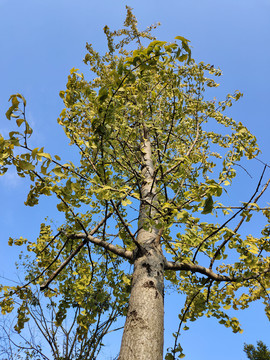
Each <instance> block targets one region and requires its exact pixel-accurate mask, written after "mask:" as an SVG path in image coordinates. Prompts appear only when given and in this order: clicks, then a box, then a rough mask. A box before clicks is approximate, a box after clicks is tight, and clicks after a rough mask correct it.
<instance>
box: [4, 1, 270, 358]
mask: <svg viewBox="0 0 270 360" xmlns="http://www.w3.org/2000/svg"><path fill="white" fill-rule="evenodd" d="M155 27H156V26H155V25H154V26H151V27H149V28H147V30H145V31H139V30H138V27H137V20H136V18H135V16H134V15H133V13H132V11H131V9H130V8H127V17H126V20H125V23H124V28H123V29H121V30H118V31H111V30H110V29H109V28H108V27H105V28H104V32H105V34H106V37H107V42H108V51H107V52H106V53H105V54H104V55H101V54H99V53H98V52H96V51H95V50H94V49H93V47H92V45H90V44H87V46H86V48H87V54H86V56H85V59H84V62H85V64H87V65H89V69H90V71H91V76H90V77H89V75H87V77H88V78H86V77H85V75H83V74H81V73H80V72H79V71H78V69H74V68H73V69H72V70H71V71H70V75H69V76H68V82H67V86H66V90H64V91H60V97H61V98H62V99H63V102H64V105H65V108H64V109H63V111H62V112H61V114H60V116H59V119H58V123H59V125H60V126H62V128H63V130H64V132H65V135H66V136H67V138H68V139H69V142H70V146H71V147H72V149H73V151H74V154H75V155H74V158H75V160H74V161H69V162H66V163H63V162H62V161H61V156H62V155H61V154H60V153H59V154H57V155H52V154H50V153H49V152H46V151H45V150H44V147H43V146H41V147H37V148H32V147H31V137H32V136H34V134H32V129H31V126H30V124H29V122H28V121H27V117H26V99H25V98H24V97H23V96H22V95H21V94H14V95H12V96H11V97H10V101H11V107H10V108H9V110H8V111H7V113H6V116H7V118H8V119H9V120H15V122H16V125H17V129H16V130H15V131H12V132H10V134H9V137H8V138H4V137H2V136H1V138H0V148H1V151H0V164H1V174H2V175H4V174H5V172H6V171H7V170H8V168H9V167H14V168H16V170H17V173H18V175H19V176H21V177H28V178H29V179H30V180H31V186H30V191H29V194H28V197H27V200H26V202H25V204H26V205H27V206H36V205H37V204H38V202H39V198H40V196H42V195H45V196H55V197H56V198H57V199H58V204H57V210H58V211H59V212H63V213H64V216H65V221H64V222H63V224H62V225H61V226H59V227H58V228H57V229H54V228H53V227H52V226H51V224H50V223H49V222H44V223H43V224H41V226H40V235H39V237H38V238H37V239H36V240H34V241H32V240H27V239H25V238H23V237H20V238H19V239H10V240H9V244H10V245H17V246H26V249H27V252H28V253H29V254H30V258H31V259H34V262H31V261H30V260H27V261H26V262H24V263H23V266H24V267H25V270H26V281H27V283H26V284H25V285H23V286H17V287H16V286H15V287H8V286H4V287H2V296H3V297H2V300H1V308H2V313H4V314H5V313H9V312H11V311H12V310H13V309H14V308H16V309H17V314H18V315H17V320H18V321H17V325H16V329H17V330H18V331H20V330H21V329H22V328H23V327H24V324H25V322H26V321H27V320H28V318H29V311H28V309H27V303H28V302H29V298H31V296H32V295H31V294H32V285H39V286H40V288H41V290H43V291H44V296H45V298H50V299H52V300H53V299H54V298H56V299H57V300H56V305H57V310H56V319H55V323H56V325H61V323H62V322H63V320H64V319H65V318H66V317H67V316H68V313H69V309H70V308H71V307H72V305H73V304H74V303H76V304H78V306H79V307H80V309H81V311H79V312H78V314H77V318H76V321H77V324H78V331H79V334H80V335H79V337H80V336H81V339H82V338H83V336H88V335H87V334H89V333H88V331H89V329H90V327H91V326H92V325H93V324H95V323H96V322H97V320H98V318H99V317H101V316H102V317H106V316H107V317H108V318H109V314H114V316H113V320H115V319H116V318H117V317H118V316H126V317H127V322H126V326H125V331H124V337H123V341H122V350H121V352H120V357H119V359H124V358H125V359H135V358H136V357H132V356H133V355H131V354H128V353H127V351H128V350H127V348H129V347H131V348H132V349H133V350H134V345H132V346H131V345H128V344H130V341H131V339H132V337H133V338H134V342H135V340H136V342H137V343H138V341H139V342H140V341H143V340H141V339H143V338H145V339H148V341H147V345H145V344H144V345H143V344H141V345H140V344H139V343H138V348H137V349H136V350H137V351H138V352H139V351H140V350H139V349H140V348H141V349H142V350H141V351H142V352H143V353H145V351H146V354H147V351H150V350H151V351H152V350H153V349H155V350H154V351H153V355H152V356H153V359H155V360H156V359H161V358H162V347H163V340H162V339H163V300H164V279H165V288H166V286H167V285H170V286H172V287H173V288H174V289H175V290H176V291H177V292H179V293H181V294H184V295H185V296H186V302H185V306H184V307H183V309H181V310H180V313H179V314H178V316H179V328H178V330H177V331H176V332H175V334H174V336H175V342H174V344H172V347H171V348H170V349H168V351H167V354H166V359H167V360H171V359H176V358H177V357H179V358H181V357H183V352H182V348H181V345H180V344H179V339H178V337H179V334H180V330H181V328H182V326H184V329H188V326H187V325H186V323H187V322H188V321H194V320H196V319H197V318H199V317H201V316H203V315H204V316H207V317H215V318H217V319H218V321H219V322H220V323H221V324H223V325H225V326H226V327H231V328H232V330H233V331H234V332H239V331H242V330H241V328H240V325H239V322H238V319H237V318H235V317H230V316H229V315H228V312H227V310H228V309H230V308H231V307H232V308H233V309H235V310H238V309H244V308H246V307H248V306H249V303H250V302H252V301H255V300H258V299H262V301H263V302H264V303H265V305H266V307H265V309H266V314H267V316H268V317H269V297H268V296H269V295H268V292H269V257H268V253H269V217H270V209H269V207H267V206H262V207H260V206H259V205H258V201H259V199H260V198H261V197H262V195H263V194H264V193H265V191H266V189H267V187H268V185H269V181H270V180H267V181H265V180H264V176H265V171H266V165H265V166H264V168H263V169H262V173H261V174H260V176H259V178H258V183H257V186H256V188H255V189H252V190H251V195H250V198H249V199H244V201H243V202H242V204H241V205H240V206H238V207H233V206H231V205H226V204H223V201H225V202H226V201H227V198H226V194H227V193H229V189H230V185H231V184H232V183H233V182H234V181H235V179H236V175H237V167H239V165H240V161H241V159H242V158H247V159H249V160H251V159H253V158H255V157H256V156H257V155H258V153H259V148H258V145H257V141H256V138H255V137H254V136H253V135H252V134H251V133H250V132H249V131H248V129H247V128H246V127H245V126H244V125H243V124H242V123H240V122H236V121H235V120H233V119H232V118H230V117H228V116H227V115H226V109H227V108H228V107H230V106H231V105H232V103H233V102H234V101H237V100H239V99H240V98H241V96H242V94H241V93H240V92H239V91H236V92H235V93H234V94H232V95H228V96H227V97H226V98H225V99H224V100H220V101H219V100H217V99H216V98H214V99H212V98H211V97H210V94H211V91H212V90H211V89H214V88H216V87H217V86H218V83H217V80H216V78H218V77H220V76H221V71H220V69H216V68H214V66H212V65H211V64H205V63H203V62H200V63H198V64H197V63H196V62H195V61H194V60H193V59H192V54H191V50H190V45H189V40H187V39H186V38H184V37H182V36H176V37H175V39H174V41H173V42H166V41H159V40H156V39H155V38H154V37H153V35H152V30H153V29H154V28H155ZM117 40H118V41H117ZM134 42H135V44H136V49H135V50H133V43H134ZM210 90H211V91H210ZM209 97H210V99H208V98H209ZM59 150H61V149H59ZM240 166H241V165H240ZM242 200H243V199H242ZM221 201H222V202H221ZM256 212H259V213H260V214H262V215H263V216H264V217H265V227H264V228H262V229H261V236H260V237H255V236H252V235H248V236H245V237H243V236H242V235H241V233H240V231H239V229H240V228H241V227H242V225H243V224H244V223H245V222H249V221H250V220H251V218H252V216H253V214H254V213H256ZM52 216H53V215H52ZM237 217H238V223H237V224H236V225H235V226H232V227H231V226H230V224H231V223H232V220H234V219H237ZM27 256H28V255H27ZM130 264H132V265H134V273H133V276H131V273H132V272H131V267H130ZM163 277H164V278H163ZM18 303H19V305H16V304H18ZM128 304H129V306H128ZM156 313H159V316H160V317H158V316H156V315H155V314H156ZM147 314H148V315H147ZM160 314H161V315H160ZM140 321H142V322H143V323H144V324H147V326H146V325H141V324H140ZM135 323H136V324H137V325H136V326H135V325H134V324H135ZM138 324H139V325H138ZM135 328H136V329H135ZM138 329H139V331H138ZM136 331H138V334H137V333H136ZM135 333H136V334H135ZM142 334H143V335H142ZM103 335H104V334H103ZM149 337H151V338H152V341H149ZM144 346H146V347H147V349H148V350H146V348H145V347H144ZM150 348H151V349H150ZM149 349H150V350H149ZM155 351H156V352H155ZM157 354H159V355H158V356H157ZM145 356H147V355H145ZM138 358H140V357H138ZM145 358H147V359H152V358H150V357H145Z"/></svg>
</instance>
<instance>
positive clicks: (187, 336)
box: [0, 0, 270, 360]
mask: <svg viewBox="0 0 270 360" xmlns="http://www.w3.org/2000/svg"><path fill="white" fill-rule="evenodd" d="M125 5H129V6H131V7H133V8H134V13H135V15H136V16H137V18H138V20H139V24H141V27H142V28H145V27H146V26H148V25H150V24H152V23H154V22H158V21H160V22H161V23H162V26H161V27H160V28H159V29H158V30H157V32H156V34H157V36H158V38H159V39H160V40H167V41H172V40H173V39H174V37H175V36H176V35H182V36H184V37H186V38H188V39H189V40H191V45H192V46H193V57H194V58H195V59H196V60H197V61H205V62H207V63H211V64H214V65H215V66H219V67H220V68H221V69H222V70H223V74H224V75H223V77H222V79H221V86H220V89H219V90H218V91H217V96H222V95H225V94H227V93H229V92H233V91H234V90H236V89H238V90H240V91H241V92H243V93H244V98H243V99H242V100H241V101H239V102H238V103H237V104H236V105H235V106H233V107H232V109H231V111H230V115H232V116H233V117H234V118H235V119H237V120H239V121H241V122H242V123H244V124H245V125H246V126H247V127H248V128H249V129H250V130H251V132H252V133H253V134H255V135H256V136H257V138H258V142H259V145H260V148H261V150H262V152H263V153H262V155H261V156H260V158H261V159H262V160H263V161H265V162H270V159H269V158H270V155H269V154H270V141H269V134H270V118H269V103H270V101H269V98H270V92H269V84H270V47H269V44H270V0H218V1H217V0H215V1H214V0H166V1H164V0H162V1H161V0H148V1H147V0H136V1H135V0H129V1H128V0H126V1H122V0H114V1H112V0H101V1H98V2H96V1H91V0H76V1H74V0H72V1H71V0H24V1H22V0H0V53H1V56H0V72H1V82H0V133H2V134H4V135H6V134H7V132H8V131H9V129H10V128H11V124H10V123H9V122H8V120H6V119H5V116H4V114H5V112H6V110H7V108H8V98H9V96H10V95H11V94H13V93H22V94H23V95H24V96H25V97H26V99H27V101H28V106H27V115H28V120H29V121H30V123H31V125H32V126H33V128H34V132H35V134H34V136H33V140H32V141H33V143H32V144H33V147H36V146H42V145H45V146H46V149H47V150H48V151H49V152H51V153H55V154H57V153H62V150H63V149H65V150H64V151H65V153H66V156H67V158H68V157H69V154H68V152H67V150H66V142H65V140H64V137H63V132H62V130H61V128H60V127H59V126H58V125H57V123H56V119H57V117H58V114H59V113H60V111H61V109H62V107H63V105H62V101H61V99H60V98H59V96H58V94H59V91H60V90H62V89H64V88H65V84H66V80H67V75H68V73H69V70H70V69H71V68H73V67H76V68H79V69H80V70H81V71H83V72H84V71H87V68H86V67H85V65H83V63H82V59H83V57H84V54H85V43H86V42H89V43H92V44H93V45H94V47H95V48H96V49H97V50H100V51H102V50H104V48H105V36H104V34H103V31H102V29H103V26H104V25H106V24H107V25H108V26H109V27H111V28H112V29H115V28H120V27H121V25H122V23H123V20H124V18H125ZM259 170H260V168H259V167H258V164H257V163H255V162H253V163H252V164H249V171H250V172H251V174H252V175H253V176H254V183H253V187H252V183H251V182H249V181H247V177H246V176H244V177H243V181H242V183H241V184H240V186H239V187H238V189H237V191H236V192H235V195H236V194H237V195H238V197H239V199H238V200H242V201H245V200H247V199H246V196H247V194H251V193H252V191H253V190H254V186H255V185H254V184H255V183H256V179H257V177H256V176H258V171H259ZM26 194H27V182H26V183H25V181H23V180H21V179H18V178H17V177H16V175H15V174H14V173H13V172H12V171H10V172H9V173H8V174H7V175H6V176H5V177H4V178H1V179H0V198H1V207H0V229H1V230H0V231H1V243H0V246H1V251H0V275H1V276H5V277H8V278H14V277H15V275H14V270H13V266H12V264H13V263H14V262H15V260H16V257H17V254H18V253H17V252H16V251H15V249H13V248H9V247H8V246H7V240H8V237H9V236H14V237H16V236H20V235H22V236H24V237H28V238H31V237H32V238H33V237H35V236H36V235H37V233H38V230H39V224H40V222H42V221H43V219H44V217H45V216H47V215H48V216H49V217H50V218H53V217H54V214H55V206H54V203H53V201H51V200H46V199H44V200H42V201H41V203H40V206H39V207H36V208H25V207H24V205H23V201H24V200H25V197H26ZM267 196H268V198H269V193H268V194H267ZM233 201H234V203H235V204H236V199H234V198H232V202H233ZM56 219H57V218H56ZM56 221H57V220H56ZM255 225H256V226H258V227H259V226H260V224H258V223H256V224H254V225H253V226H254V227H255ZM252 230H255V231H256V229H251V230H250V231H252ZM0 282H1V281H0ZM166 301H167V306H166V308H165V311H166V314H165V315H166V330H170V329H171V330H172V331H173V330H175V329H176V327H177V318H176V315H175V317H173V316H172V312H171V311H170V309H171V308H176V307H177V306H181V304H182V300H181V299H179V301H178V300H177V299H176V298H175V297H174V296H173V297H172V299H169V297H168V298H167V299H166ZM175 314H176V313H175ZM235 316H237V317H238V318H240V320H241V323H242V325H243V328H244V333H243V334H242V335H239V334H238V335H235V334H233V333H232V332H231V330H230V329H226V328H224V327H223V326H221V325H219V324H218V323H217V321H215V320H211V319H210V320H209V319H201V320H199V321H198V322H196V323H192V324H191V326H190V330H189V331H188V332H184V333H183V337H182V345H183V346H184V350H185V353H186V359H188V360H197V359H200V360H206V359H207V360H217V359H218V360H225V359H226V360H227V359H228V358H229V359H232V360H240V359H245V356H244V353H243V350H242V349H243V343H244V342H247V343H255V342H256V341H257V340H259V339H261V340H263V341H264V342H266V343H267V344H268V345H270V336H269V334H270V331H269V330H270V327H269V322H268V320H267V319H266V317H265V315H264V313H263V309H262V306H260V304H255V305H254V306H252V307H251V308H250V309H249V310H247V311H244V312H238V313H237V314H236V315H235ZM170 340H172V338H171V337H170V336H169V331H168V332H166V338H165V347H168V346H169V344H170Z"/></svg>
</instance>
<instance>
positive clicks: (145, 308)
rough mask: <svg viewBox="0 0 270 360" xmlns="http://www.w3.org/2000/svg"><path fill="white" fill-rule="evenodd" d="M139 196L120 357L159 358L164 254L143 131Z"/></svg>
mask: <svg viewBox="0 0 270 360" xmlns="http://www.w3.org/2000/svg"><path fill="white" fill-rule="evenodd" d="M142 152H143V168H142V177H143V180H142V181H143V183H142V187H141V191H142V199H141V204H140V214H139V221H138V227H139V232H138V236H137V243H138V244H137V246H138V251H137V256H136V258H135V261H134V272H133V278H132V286H131V295H130V300H129V308H128V313H127V317H126V323H125V328H124V334H123V338H122V344H121V350H120V355H119V358H118V359H119V360H162V358H163V336H164V335H163V331H164V277H163V273H164V256H163V254H162V250H161V246H160V233H159V231H158V229H157V228H156V226H155V223H154V225H151V227H150V228H148V229H147V228H146V224H148V225H149V219H153V217H154V216H155V214H156V210H155V203H156V187H155V180H154V166H153V162H152V158H151V144H150V141H149V140H148V139H147V134H145V139H144V143H143V146H142Z"/></svg>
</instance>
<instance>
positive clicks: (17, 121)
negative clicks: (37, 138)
mask: <svg viewBox="0 0 270 360" xmlns="http://www.w3.org/2000/svg"><path fill="white" fill-rule="evenodd" d="M23 122H24V119H17V120H16V123H17V125H18V126H19V127H20V126H21V125H22V123H23Z"/></svg>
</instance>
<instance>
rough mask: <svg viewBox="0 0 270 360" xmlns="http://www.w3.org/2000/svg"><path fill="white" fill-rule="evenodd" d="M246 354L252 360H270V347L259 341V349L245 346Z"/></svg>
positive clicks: (248, 345)
mask: <svg viewBox="0 0 270 360" xmlns="http://www.w3.org/2000/svg"><path fill="white" fill-rule="evenodd" d="M244 352H245V353H246V355H247V357H248V358H249V359H250V360H269V359H270V351H269V350H268V347H267V346H266V345H265V344H264V343H263V342H262V341H257V348H256V349H255V346H254V345H251V344H245V345H244Z"/></svg>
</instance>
